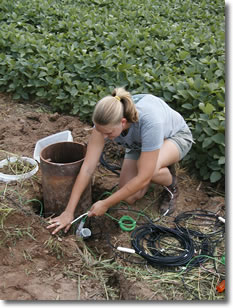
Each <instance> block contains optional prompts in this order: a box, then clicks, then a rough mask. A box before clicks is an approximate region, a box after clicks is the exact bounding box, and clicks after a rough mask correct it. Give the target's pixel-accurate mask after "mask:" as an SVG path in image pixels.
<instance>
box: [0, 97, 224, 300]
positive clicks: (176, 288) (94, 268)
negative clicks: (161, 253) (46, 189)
mask: <svg viewBox="0 0 233 308" xmlns="http://www.w3.org/2000/svg"><path fill="white" fill-rule="evenodd" d="M67 129H68V130H70V131H71V132H72V136H73V138H74V141H76V142H79V143H82V144H86V143H87V142H88V136H89V134H90V132H91V127H90V126H89V125H88V124H85V123H82V122H80V121H79V119H78V118H77V117H73V116H68V115H59V114H57V113H55V114H54V113H51V112H49V110H46V109H45V108H43V107H42V106H41V105H33V104H28V103H27V104H25V103H20V102H17V103H16V102H14V101H12V100H11V99H10V97H9V96H6V95H0V150H1V151H0V159H4V158H5V157H6V155H7V152H10V153H12V154H16V155H21V156H27V157H33V151H34V148H35V144H36V142H37V141H38V140H39V139H41V138H43V137H46V136H49V135H51V134H54V133H57V132H60V131H64V130H67ZM118 152H119V153H120V150H119V151H118V149H116V148H114V146H113V150H111V148H110V147H108V148H107V149H106V156H109V157H110V158H111V160H112V161H113V160H114V157H116V156H117V155H118V154H117V153H118ZM8 155H9V154H8ZM41 178H42V174H41V170H40V169H39V171H38V172H37V174H36V175H35V176H33V177H32V178H30V179H28V180H25V181H23V182H11V183H8V184H6V183H3V182H2V183H1V182H0V192H1V195H0V202H1V203H0V205H1V206H0V214H1V216H0V246H1V249H0V259H1V260H2V261H1V264H0V275H1V282H0V299H2V300H89V301H90V300H160V301H161V300H186V299H189V300H192V299H195V296H192V290H194V289H192V290H191V291H190V290H187V287H185V286H184V281H182V280H181V279H176V278H177V274H176V270H174V271H173V270H171V269H169V270H167V269H162V270H160V268H155V269H154V268H152V269H150V268H149V267H147V266H145V264H143V265H142V264H141V263H140V262H141V261H140V262H139V264H134V263H132V261H135V260H136V261H138V260H139V259H138V258H139V257H138V258H135V260H134V259H133V257H132V260H131V259H129V257H128V255H127V254H126V253H116V251H115V249H114V247H116V246H124V247H131V242H130V233H129V232H125V231H122V230H121V229H120V228H119V225H118V223H117V221H116V219H119V218H120V217H121V216H122V215H126V214H127V215H130V216H132V217H134V215H136V214H135V213H134V212H133V211H132V210H137V211H144V212H145V213H146V214H147V215H148V216H150V217H153V219H154V220H155V221H156V220H158V219H159V214H158V204H157V202H156V200H157V199H158V195H159V192H160V190H161V188H159V187H151V188H150V189H149V191H148V193H147V194H146V196H145V197H144V198H143V199H141V200H139V201H137V203H136V204H135V205H134V206H131V207H127V206H125V205H123V207H122V206H121V205H120V206H118V207H116V208H115V210H114V208H113V210H111V211H110V212H109V213H110V214H111V217H109V216H105V215H104V216H103V217H99V218H95V219H94V218H92V219H89V220H88V221H87V226H88V227H89V228H90V229H91V230H92V236H91V238H89V239H88V240H86V241H83V240H80V239H78V238H77V237H76V236H75V235H74V234H73V231H70V232H69V234H68V235H65V234H63V232H60V233H59V234H58V235H56V236H52V235H51V233H50V231H48V230H47V229H46V225H47V224H48V221H47V220H46V219H45V218H43V215H42V216H41V215H39V213H40V209H41V203H42V202H43V189H42V184H41ZM178 180H179V182H178V183H179V190H180V195H179V200H178V207H177V210H176V212H175V213H174V214H173V215H172V217H167V218H166V217H165V218H163V219H161V220H159V223H162V224H163V225H166V226H170V225H172V221H173V219H174V217H175V216H176V215H178V214H179V213H182V212H184V211H191V210H197V209H198V210H208V211H212V212H214V213H218V214H219V215H221V216H222V217H224V216H225V215H224V213H225V205H224V195H223V194H221V193H219V192H217V191H215V189H213V188H212V187H211V186H210V185H208V183H202V182H200V181H197V180H195V179H193V178H190V177H189V175H188V174H187V172H186V171H185V170H183V169H181V168H178ZM117 183H118V176H117V175H116V174H114V173H112V172H111V171H109V170H107V169H106V168H104V167H103V166H101V165H99V166H98V168H97V170H96V172H95V174H94V176H93V180H92V199H93V200H94V201H95V200H97V199H98V198H100V197H101V195H102V194H103V193H106V192H109V191H111V190H112V189H113V188H114V187H115V186H116V185H117ZM64 206H65V205H64ZM119 208H120V209H122V208H123V210H119ZM126 208H128V209H129V212H127V211H126V210H125V209H126ZM112 217H114V218H115V219H113V218H112ZM140 219H141V220H142V221H141V223H143V222H145V221H143V219H144V218H143V217H140ZM113 246H114V247H113ZM219 249H220V251H221V254H223V253H224V240H222V241H221V243H220V248H219ZM217 252H218V254H219V250H218V251H217ZM140 260H141V258H140ZM142 263H143V262H142ZM211 271H212V272H213V269H212V268H211V269H209V268H205V271H204V270H203V272H202V271H201V270H200V269H198V271H197V274H193V278H192V277H189V279H190V280H189V281H191V280H194V279H196V278H195V277H197V276H198V277H200V276H201V275H202V274H203V275H204V273H206V272H207V273H208V276H210V279H211V283H210V285H211V288H212V291H211V292H212V293H211V294H206V293H203V294H202V293H201V291H200V290H199V291H197V293H198V294H199V299H202V300H213V299H214V300H223V299H224V293H216V290H215V288H216V284H217V283H219V282H220V281H221V277H222V276H221V275H219V274H216V273H212V274H211ZM168 274H170V275H171V276H169V277H168V276H166V275H168ZM164 277H165V278H164ZM166 277H167V278H166ZM199 281H200V280H198V282H197V284H199ZM199 287H200V286H199ZM208 288H209V287H208ZM211 288H209V289H211ZM193 292H194V291H193ZM195 292H196V291H195Z"/></svg>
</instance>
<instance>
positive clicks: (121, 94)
mask: <svg viewBox="0 0 233 308" xmlns="http://www.w3.org/2000/svg"><path fill="white" fill-rule="evenodd" d="M122 118H126V119H127V121H128V122H130V123H134V122H137V121H138V112H137V109H136V107H135V105H134V102H133V99H132V97H131V95H130V93H129V92H127V91H126V90H125V89H124V88H115V89H114V90H113V92H112V95H108V96H105V97H104V98H102V99H101V100H100V101H99V102H98V103H97V104H96V106H95V109H94V112H93V115H92V121H93V122H94V123H96V124H99V125H108V124H113V125H115V124H119V123H120V121H121V119H122Z"/></svg>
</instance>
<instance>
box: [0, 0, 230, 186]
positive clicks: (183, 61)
mask: <svg viewBox="0 0 233 308" xmlns="http://www.w3.org/2000/svg"><path fill="white" fill-rule="evenodd" d="M224 4H225V3H224V2H223V1H220V0H216V1H210V0H201V1H198V2H196V1H191V0H185V1H180V0H169V1H165V2H161V1H158V0H155V1H150V0H146V1H144V2H143V4H142V3H141V1H139V0H132V1H123V0H117V1H114V2H112V1H110V0H92V1H82V0H76V1H74V0H63V1H58V0H48V1H45V0H32V1H29V0H16V1H14V2H9V1H7V0H2V1H1V3H0V29H1V30H0V91H2V92H10V93H12V95H13V98H14V99H16V100H28V99H30V100H32V99H35V100H40V101H44V102H45V103H47V104H50V105H51V107H52V108H53V110H54V111H58V112H66V113H71V114H74V115H78V116H79V117H80V119H82V120H87V121H90V120H91V114H92V111H93V108H94V106H95V104H96V102H97V101H98V100H99V99H100V98H101V97H102V96H104V95H106V94H109V92H110V91H111V90H112V89H113V88H114V87H115V86H125V87H126V88H127V89H129V90H130V91H131V92H132V93H133V94H134V93H140V92H144V93H145V92H148V93H152V94H154V95H156V96H159V97H162V98H163V99H164V100H165V101H166V102H168V103H169V104H170V105H171V106H172V107H173V108H175V109H176V110H178V111H179V112H181V113H182V115H183V116H184V117H185V119H187V120H188V121H189V125H190V127H191V128H192V131H193V134H194V138H195V142H196V144H195V145H194V147H193V150H192V153H191V154H190V155H189V156H188V157H187V158H188V160H190V162H191V163H192V161H193V159H195V168H196V170H197V171H198V172H199V174H200V175H201V177H203V178H204V179H210V180H211V182H218V181H220V180H223V179H224V164H223V158H222V157H223V156H224V153H223V148H224V146H223V145H222V137H220V135H217V136H215V135H216V134H223V135H224V129H223V126H222V125H223V123H222V122H223V120H222V117H224V116H225V109H224V106H225V103H224V99H225V98H224V86H225V83H224V81H225V76H224V61H225V58H224V54H225V46H224V41H225V33H224V30H225V21H224ZM207 118H208V121H210V122H208V121H207V122H205V120H207ZM217 119H218V121H219V125H220V126H219V127H218V128H217V129H213V128H212V127H211V126H210V125H211V124H210V123H212V122H214V121H217ZM202 128H203V131H202ZM210 129H212V130H213V133H214V135H213V136H211V135H209V134H210V133H211V130H210ZM200 131H201V135H202V136H200V135H198V134H200ZM210 137H211V138H210ZM212 137H213V138H212ZM208 138H210V139H208ZM219 138H221V141H220V139H219ZM210 141H211V142H210ZM216 148H217V149H218V151H217V152H216ZM206 156H207V158H205V157H206ZM188 160H187V161H188ZM205 160H206V161H207V162H208V163H207V164H205ZM216 164H218V165H219V166H218V169H217V166H216ZM204 165H205V167H206V168H207V169H206V168H205V170H206V171H205V174H204V175H203V170H204V169H203V168H202V166H204ZM216 172H217V173H216Z"/></svg>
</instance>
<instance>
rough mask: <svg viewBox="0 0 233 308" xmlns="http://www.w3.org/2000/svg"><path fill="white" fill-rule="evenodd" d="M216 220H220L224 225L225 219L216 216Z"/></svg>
mask: <svg viewBox="0 0 233 308" xmlns="http://www.w3.org/2000/svg"><path fill="white" fill-rule="evenodd" d="M218 220H220V221H221V222H223V223H224V224H225V218H223V217H221V216H218Z"/></svg>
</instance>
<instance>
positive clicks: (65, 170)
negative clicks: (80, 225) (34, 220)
mask: <svg viewBox="0 0 233 308" xmlns="http://www.w3.org/2000/svg"><path fill="white" fill-rule="evenodd" d="M85 155H86V146H84V145H82V144H80V143H76V142H58V143H55V144H51V145H49V146H47V147H46V148H44V149H43V150H42V151H41V153H40V167H41V173H42V188H43V198H44V216H45V217H48V216H51V215H55V216H57V215H60V214H61V213H62V212H63V211H64V209H65V208H66V205H67V203H68V201H69V198H70V194H71V191H72V188H73V185H74V182H75V180H76V177H77V175H78V173H79V171H80V169H81V166H82V163H83V161H84V157H85ZM91 204H92V195H91V183H89V185H88V186H87V188H86V189H85V191H84V192H83V194H82V197H81V198H80V201H79V203H78V206H77V208H76V211H75V216H78V215H80V214H82V213H83V212H86V211H87V210H88V209H89V208H90V206H91Z"/></svg>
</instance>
